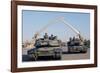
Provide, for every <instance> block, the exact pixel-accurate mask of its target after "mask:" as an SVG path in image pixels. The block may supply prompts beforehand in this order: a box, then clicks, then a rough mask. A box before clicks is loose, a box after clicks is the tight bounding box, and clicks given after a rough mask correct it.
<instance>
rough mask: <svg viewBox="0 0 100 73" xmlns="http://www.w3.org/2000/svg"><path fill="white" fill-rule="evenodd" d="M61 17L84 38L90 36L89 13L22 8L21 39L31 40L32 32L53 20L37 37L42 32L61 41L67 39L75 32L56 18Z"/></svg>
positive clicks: (41, 34) (41, 35)
mask: <svg viewBox="0 0 100 73" xmlns="http://www.w3.org/2000/svg"><path fill="white" fill-rule="evenodd" d="M59 17H63V19H64V20H65V21H66V22H68V23H69V24H71V25H72V26H73V27H74V28H75V29H77V30H78V31H80V33H81V35H82V36H83V38H85V39H89V38H90V14H89V13H78V12H56V11H37V10H23V11H22V26H23V28H22V32H23V34H22V36H23V41H26V40H31V39H32V37H33V36H34V34H35V33H36V32H38V31H40V30H41V29H42V28H43V27H45V26H46V25H47V24H48V23H50V22H52V21H54V23H52V24H51V25H50V26H49V27H48V28H47V29H45V30H44V31H41V33H40V36H39V37H41V38H42V37H43V35H44V33H48V35H51V34H53V35H55V36H57V37H58V39H61V40H62V41H67V40H68V39H69V37H73V36H76V34H75V33H74V32H73V31H72V30H71V29H70V28H69V27H68V26H66V25H65V24H64V23H62V22H61V21H60V20H57V18H59Z"/></svg>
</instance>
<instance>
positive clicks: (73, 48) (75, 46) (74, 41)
mask: <svg viewBox="0 0 100 73" xmlns="http://www.w3.org/2000/svg"><path fill="white" fill-rule="evenodd" d="M67 45H68V52H70V53H77V52H81V53H86V52H87V49H88V47H86V46H85V45H84V43H83V42H82V41H81V40H80V39H79V38H75V37H73V38H70V40H69V41H68V42H67Z"/></svg>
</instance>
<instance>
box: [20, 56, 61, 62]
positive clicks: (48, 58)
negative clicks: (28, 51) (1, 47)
mask: <svg viewBox="0 0 100 73" xmlns="http://www.w3.org/2000/svg"><path fill="white" fill-rule="evenodd" d="M50 60H51V61H52V60H61V59H53V57H52V56H43V57H38V59H37V60H36V61H50ZM22 61H23V62H29V61H35V60H33V59H31V58H29V56H28V55H23V56H22Z"/></svg>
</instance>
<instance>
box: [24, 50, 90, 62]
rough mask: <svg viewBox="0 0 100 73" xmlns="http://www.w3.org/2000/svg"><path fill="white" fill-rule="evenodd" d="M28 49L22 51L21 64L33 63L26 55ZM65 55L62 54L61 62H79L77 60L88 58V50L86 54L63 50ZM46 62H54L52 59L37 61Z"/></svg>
mask: <svg viewBox="0 0 100 73" xmlns="http://www.w3.org/2000/svg"><path fill="white" fill-rule="evenodd" d="M28 50H29V49H23V52H22V54H23V56H22V60H23V62H28V61H33V60H32V59H30V58H29V57H28V55H27V51H28ZM64 51H65V52H66V53H63V54H62V58H61V60H79V59H89V58H90V50H89V49H88V50H87V53H71V54H69V53H67V50H64ZM47 60H55V59H53V58H52V57H39V58H38V60H37V61H47Z"/></svg>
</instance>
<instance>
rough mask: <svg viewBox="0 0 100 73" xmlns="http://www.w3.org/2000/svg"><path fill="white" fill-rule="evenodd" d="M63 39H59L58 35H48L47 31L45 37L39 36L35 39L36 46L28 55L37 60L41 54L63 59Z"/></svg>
mask: <svg viewBox="0 0 100 73" xmlns="http://www.w3.org/2000/svg"><path fill="white" fill-rule="evenodd" d="M60 45H61V41H60V40H58V39H57V36H53V35H51V36H48V35H47V33H45V35H44V37H43V38H39V39H37V40H36V41H35V44H34V46H35V47H36V48H34V49H31V50H29V51H28V55H29V56H30V57H31V58H33V59H34V60H37V59H38V57H40V56H52V57H53V58H54V59H61V55H62V50H61V48H60Z"/></svg>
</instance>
